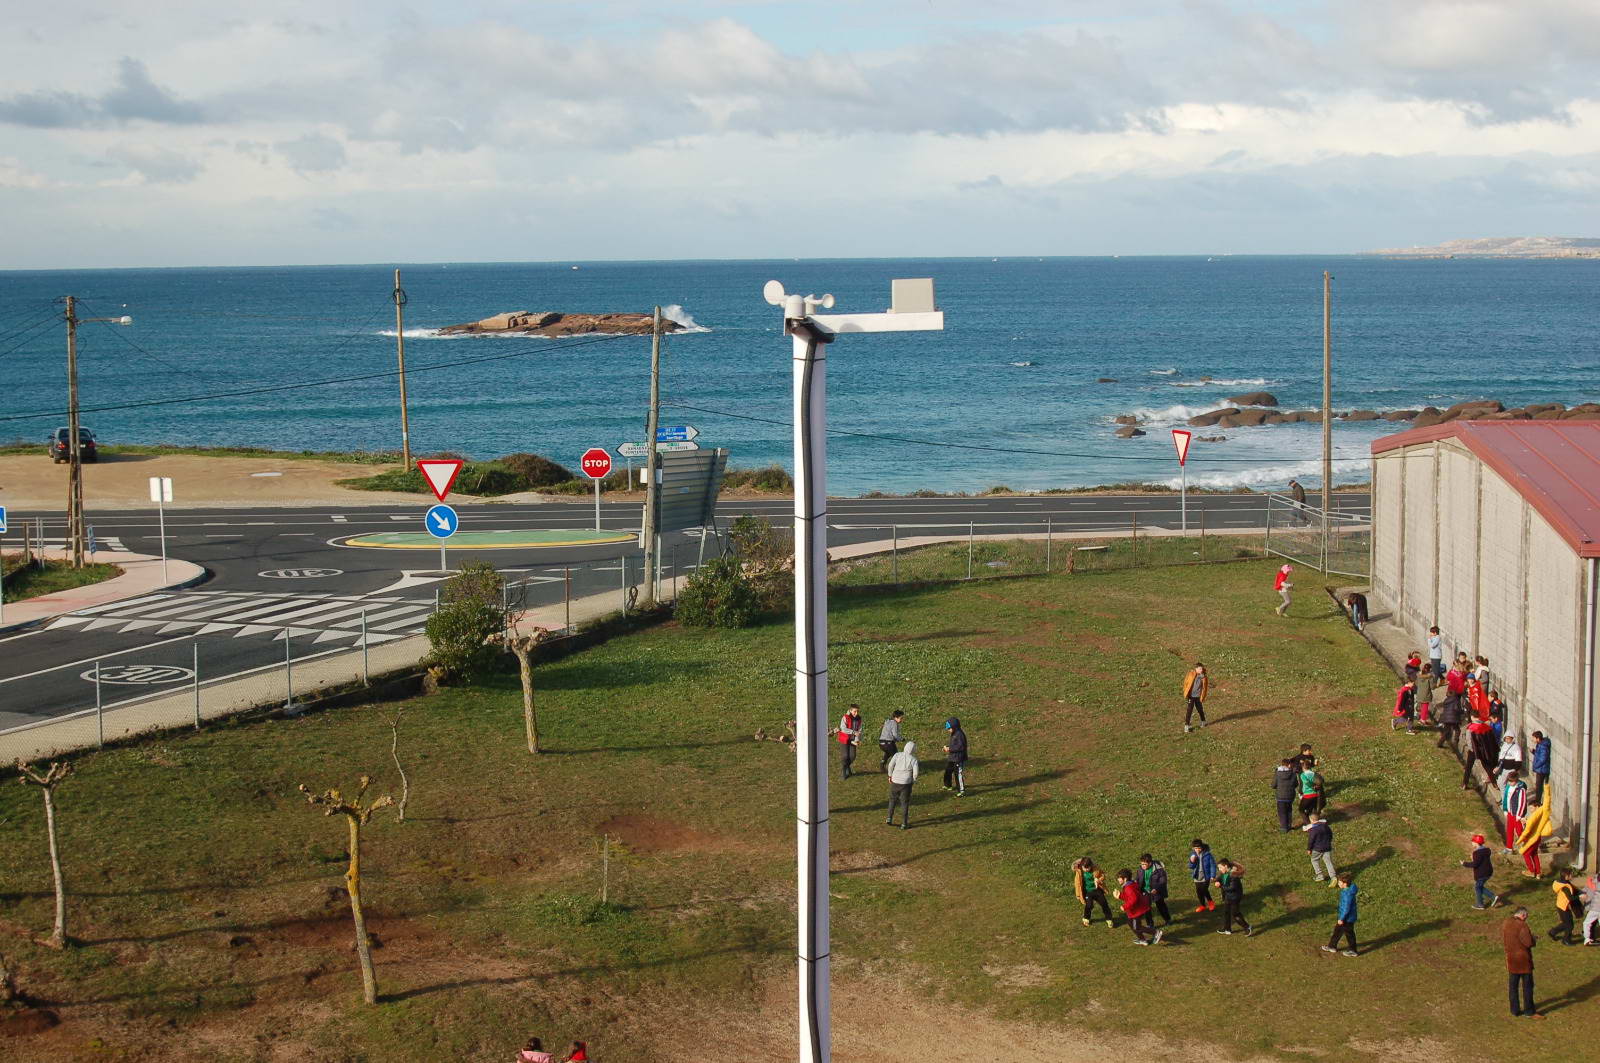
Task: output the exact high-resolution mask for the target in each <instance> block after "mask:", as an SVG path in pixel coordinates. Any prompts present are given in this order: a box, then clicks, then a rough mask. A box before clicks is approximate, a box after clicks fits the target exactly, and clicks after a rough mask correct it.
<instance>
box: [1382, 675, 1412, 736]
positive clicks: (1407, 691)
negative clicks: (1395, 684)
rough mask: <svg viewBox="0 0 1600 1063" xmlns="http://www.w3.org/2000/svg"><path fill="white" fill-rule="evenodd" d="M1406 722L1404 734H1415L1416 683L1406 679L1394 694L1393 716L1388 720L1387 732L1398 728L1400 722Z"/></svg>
mask: <svg viewBox="0 0 1600 1063" xmlns="http://www.w3.org/2000/svg"><path fill="white" fill-rule="evenodd" d="M1401 720H1404V721H1405V722H1406V734H1408V735H1414V734H1416V733H1417V681H1416V680H1415V679H1407V680H1406V681H1405V682H1404V683H1401V684H1400V689H1399V690H1397V691H1395V692H1394V716H1393V717H1392V718H1391V719H1390V720H1389V730H1391V731H1392V730H1394V729H1395V728H1396V727H1399V726H1400V721H1401Z"/></svg>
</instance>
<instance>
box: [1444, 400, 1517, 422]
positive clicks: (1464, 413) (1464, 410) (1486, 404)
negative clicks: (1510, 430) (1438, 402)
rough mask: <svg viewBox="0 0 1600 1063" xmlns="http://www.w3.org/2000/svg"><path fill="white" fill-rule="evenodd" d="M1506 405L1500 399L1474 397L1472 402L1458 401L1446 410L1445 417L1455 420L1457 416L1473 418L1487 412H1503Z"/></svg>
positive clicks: (1445, 418) (1466, 418)
mask: <svg viewBox="0 0 1600 1063" xmlns="http://www.w3.org/2000/svg"><path fill="white" fill-rule="evenodd" d="M1504 410H1505V406H1504V405H1503V404H1502V403H1501V402H1500V400H1498V399H1474V400H1472V401H1470V402H1458V403H1456V404H1455V405H1454V406H1451V407H1450V408H1449V409H1447V410H1445V411H1444V417H1443V419H1444V420H1446V421H1454V420H1456V419H1457V418H1460V419H1463V420H1468V421H1470V420H1472V419H1473V418H1476V417H1482V416H1483V415H1484V414H1486V413H1501V412H1503V411H1504Z"/></svg>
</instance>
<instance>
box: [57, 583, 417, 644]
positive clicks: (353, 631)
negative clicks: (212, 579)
mask: <svg viewBox="0 0 1600 1063" xmlns="http://www.w3.org/2000/svg"><path fill="white" fill-rule="evenodd" d="M432 609H433V602H432V600H431V599H430V600H426V601H423V600H418V599H415V598H400V597H394V596H387V595H375V596H372V597H366V598H362V597H352V596H347V595H338V594H260V593H249V592H232V593H230V592H227V591H186V592H182V593H176V594H174V593H160V594H149V595H145V596H144V597H142V598H132V599H129V600H128V601H124V602H113V603H112V604H110V605H102V606H95V607H93V608H90V609H82V610H79V611H78V612H75V613H72V614H70V615H68V616H64V617H61V618H60V619H58V620H56V621H55V623H54V624H52V625H51V626H52V627H54V628H76V629H78V630H81V631H109V632H130V631H144V632H149V633H150V634H156V635H166V634H192V635H215V636H218V637H231V638H251V637H255V638H267V639H271V640H275V641H276V640H281V639H283V638H285V637H287V638H291V639H299V638H303V637H308V636H310V637H314V638H313V642H314V643H315V644H317V645H321V644H323V643H333V644H339V645H351V646H356V645H360V643H361V630H362V625H363V623H365V625H366V631H367V641H368V644H370V645H377V644H379V643H382V642H390V641H392V640H394V639H398V638H404V637H406V636H407V635H413V634H416V633H417V632H419V631H421V630H422V626H423V624H424V623H426V622H427V619H428V614H429V613H430V612H431V611H432Z"/></svg>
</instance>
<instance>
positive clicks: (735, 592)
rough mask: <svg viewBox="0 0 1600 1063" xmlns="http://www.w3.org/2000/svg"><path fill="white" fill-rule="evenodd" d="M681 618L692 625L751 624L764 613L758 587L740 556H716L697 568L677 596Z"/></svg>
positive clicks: (724, 626) (734, 625) (735, 626)
mask: <svg viewBox="0 0 1600 1063" xmlns="http://www.w3.org/2000/svg"><path fill="white" fill-rule="evenodd" d="M677 614H678V619H679V620H681V621H683V623H685V624H688V625H690V626H691V627H721V628H737V627H749V626H750V625H751V624H753V623H755V621H756V618H757V617H758V616H760V615H761V601H760V598H759V597H758V596H757V594H756V588H755V587H754V586H753V585H752V584H751V582H750V579H749V578H748V577H747V576H746V575H745V571H744V562H742V561H741V560H740V559H739V558H737V557H733V556H729V557H714V558H712V559H711V560H710V561H707V562H706V563H705V564H704V565H702V566H701V567H700V568H698V569H696V570H695V571H694V574H693V575H691V576H690V577H689V581H688V583H686V584H684V587H683V591H682V593H680V594H679V595H678V604H677Z"/></svg>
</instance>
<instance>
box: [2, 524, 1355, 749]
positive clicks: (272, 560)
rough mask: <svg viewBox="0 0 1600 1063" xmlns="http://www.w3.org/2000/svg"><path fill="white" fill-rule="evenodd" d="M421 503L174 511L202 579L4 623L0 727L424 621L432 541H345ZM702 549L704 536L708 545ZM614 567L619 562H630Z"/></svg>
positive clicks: (919, 528) (137, 541)
mask: <svg viewBox="0 0 1600 1063" xmlns="http://www.w3.org/2000/svg"><path fill="white" fill-rule="evenodd" d="M1266 504H1267V503H1266V499H1265V497H1264V496H1261V495H1195V496H1192V497H1191V498H1190V499H1189V519H1190V522H1191V527H1193V526H1194V525H1195V524H1197V523H1198V521H1199V520H1200V519H1201V513H1202V511H1203V513H1204V520H1205V523H1206V528H1207V530H1208V531H1211V532H1228V531H1237V530H1243V529H1248V528H1259V527H1261V526H1262V525H1263V524H1264V523H1265V519H1266ZM1336 505H1337V508H1340V509H1344V510H1347V511H1350V512H1354V513H1361V514H1365V513H1366V512H1367V511H1368V510H1367V507H1368V499H1367V496H1366V495H1365V494H1354V493H1350V494H1341V495H1339V496H1338V498H1337V500H1336ZM426 509H427V503H426V502H425V501H423V500H420V499H419V500H418V502H417V504H416V506H415V507H396V506H393V505H386V506H376V507H367V508H360V509H356V508H346V509H341V510H334V509H329V508H327V507H319V508H315V509H270V510H254V511H251V510H169V511H168V512H167V514H166V531H167V535H166V543H167V552H168V556H171V557H178V558H183V559H185V560H188V561H193V562H195V563H196V564H199V565H203V566H205V568H206V569H207V570H208V572H210V574H211V577H210V578H209V579H208V580H206V581H205V582H204V583H202V584H200V585H198V586H196V587H193V588H189V589H186V590H180V591H171V592H162V593H159V594H153V595H148V596H145V597H143V598H139V599H135V600H133V601H128V602H121V603H117V604H115V605H111V606H104V607H100V608H98V609H96V610H93V611H89V612H85V613H81V614H75V615H73V616H71V617H67V618H63V619H61V620H58V621H56V622H54V623H53V624H51V625H50V626H49V627H46V628H43V629H40V630H36V631H31V632H25V633H22V634H14V635H11V636H8V637H0V730H4V729H6V728H9V727H14V726H18V725H21V724H26V723H29V722H33V721H36V720H40V719H44V718H47V717H53V716H59V715H63V714H66V713H71V712H74V711H79V710H82V709H88V708H92V707H93V706H94V704H95V682H94V677H95V667H96V662H99V669H100V672H99V674H100V687H101V697H102V699H103V703H104V705H105V706H107V707H113V706H115V705H118V704H121V703H125V702H128V701H132V700H137V699H139V698H142V697H148V696H152V695H155V694H159V693H162V692H164V691H167V690H171V689H173V688H174V687H175V686H179V685H183V684H186V683H188V682H190V681H191V680H192V677H193V671H192V669H193V668H194V663H195V660H196V653H197V652H198V655H199V657H198V659H199V662H200V673H201V677H202V680H203V681H206V682H211V681H218V680H221V679H225V678H230V677H232V676H236V675H239V674H241V673H246V672H252V671H266V670H269V669H273V668H276V667H277V666H279V665H280V664H281V663H282V661H283V659H284V656H285V644H286V643H287V646H288V650H289V652H290V653H291V654H292V655H293V657H294V659H295V660H296V661H302V660H304V659H306V658H308V657H311V656H313V655H323V654H328V653H338V652H341V651H344V650H347V649H349V648H350V647H352V646H356V645H359V644H360V639H361V633H362V628H363V624H364V625H365V627H366V631H367V637H368V639H369V641H370V642H371V643H372V644H374V645H375V644H377V643H379V642H383V641H387V640H389V639H393V638H400V637H404V636H406V635H409V634H414V633H415V632H418V631H420V630H421V629H422V625H423V623H424V622H425V621H426V619H427V615H428V612H429V610H430V609H431V607H432V605H433V601H434V595H435V593H436V590H437V588H438V586H439V584H440V582H441V581H443V580H444V579H446V578H448V576H447V573H446V572H444V571H441V570H440V568H439V561H438V555H437V554H436V553H434V552H433V551H428V550H392V549H377V548H370V547H351V546H346V545H344V542H343V540H345V539H347V538H350V537H354V536H357V535H359V534H361V533H368V534H370V533H372V532H376V531H386V532H387V531H417V532H420V531H422V530H423V527H422V515H423V512H424V511H425V510H426ZM458 509H459V512H460V514H461V527H462V529H463V530H467V531H471V530H501V529H529V528H540V529H583V528H593V526H594V507H593V505H592V503H590V502H587V501H583V502H576V501H575V502H570V503H569V502H557V503H543V504H535V505H493V504H483V505H477V504H474V505H463V506H460V507H458ZM717 512H718V517H719V520H723V521H726V520H729V519H732V518H733V517H735V516H738V515H740V514H744V513H755V514H759V515H761V516H765V517H767V518H768V519H770V520H772V521H773V522H774V523H777V524H780V525H782V524H785V523H787V519H788V517H789V516H790V514H791V513H792V512H793V511H792V504H791V503H790V501H789V500H788V499H773V500H759V501H736V502H725V503H723V504H722V505H720V506H718V509H717ZM1134 514H1137V515H1138V518H1139V526H1140V527H1141V528H1150V527H1163V528H1176V527H1178V526H1179V521H1180V511H1179V500H1178V498H1177V497H1176V496H1170V495H1091V496H1084V495H1059V496H1032V497H997V498H942V497H941V498H884V499H864V498H863V499H834V500H832V501H830V503H829V524H830V532H829V543H830V545H843V544H847V543H856V542H869V541H873V540H878V539H886V538H888V537H889V530H888V529H889V527H890V526H895V525H897V526H898V527H899V529H900V530H899V535H900V537H901V538H902V539H904V538H908V537H911V536H918V535H941V534H942V535H953V534H958V533H964V532H965V531H966V530H967V528H968V527H969V525H970V526H972V527H973V529H974V530H975V531H976V532H977V533H978V534H980V535H984V534H989V535H993V534H1004V533H1029V532H1042V531H1043V530H1044V527H1045V525H1046V522H1047V521H1048V522H1049V524H1050V526H1051V527H1052V528H1054V529H1055V530H1056V531H1061V532H1068V531H1078V532H1081V531H1101V532H1110V531H1120V530H1124V529H1126V528H1128V527H1129V525H1130V523H1131V517H1132V515H1134ZM34 516H38V517H41V518H42V519H43V520H44V533H45V536H46V542H47V544H48V542H49V541H50V539H51V537H52V536H53V537H54V538H55V539H56V540H57V541H60V540H61V539H62V537H63V536H64V531H63V523H62V517H61V515H60V514H26V513H16V512H13V513H12V514H11V520H12V521H13V522H20V521H22V520H29V519H31V518H32V517H34ZM89 523H90V525H91V526H92V527H93V529H94V533H95V537H96V539H97V541H99V542H101V543H105V544H107V546H120V547H122V548H125V549H128V550H133V551H136V552H139V553H146V554H158V553H159V552H160V538H159V534H158V525H157V518H156V514H155V512H154V511H153V510H152V511H118V512H114V513H109V512H108V513H91V514H90V516H89ZM639 523H640V506H639V504H638V503H607V504H603V505H602V507H601V524H602V526H603V527H605V528H612V529H624V530H628V529H637V528H638V527H639ZM699 546H700V543H699V539H698V536H697V534H696V533H689V534H675V535H671V536H668V537H666V538H665V540H664V543H663V549H662V555H663V565H664V567H665V571H664V573H663V575H664V576H671V575H673V574H675V573H677V572H680V571H682V572H687V571H689V570H691V569H692V568H693V567H694V564H695V561H696V556H697V552H698V550H699ZM713 549H714V546H712V545H710V544H708V545H707V551H708V552H710V551H711V550H713ZM480 559H481V560H487V561H489V562H491V563H492V564H494V565H495V566H496V567H497V568H499V569H501V570H502V571H503V572H505V573H506V576H507V580H508V582H509V583H511V584H512V585H513V586H512V590H511V593H512V595H513V596H514V600H515V601H516V602H518V603H520V604H524V605H543V604H549V603H552V602H560V601H561V600H562V598H563V595H564V594H565V593H567V586H568V582H569V581H570V593H571V595H572V596H573V597H574V598H577V597H583V596H586V595H590V594H597V593H601V592H611V591H615V592H616V593H617V596H618V600H619V603H620V599H621V594H622V587H623V586H624V584H625V583H626V582H628V581H630V580H633V581H636V580H637V579H638V573H639V571H640V568H641V567H642V557H641V552H640V551H639V549H638V548H637V547H636V546H633V545H632V544H628V545H625V546H618V545H606V546H584V547H543V548H538V549H511V550H489V551H474V550H470V549H463V550H451V551H450V552H449V564H450V567H451V568H456V567H458V566H459V565H460V564H462V563H464V562H466V561H469V560H480ZM624 565H626V566H627V569H626V573H625V572H624Z"/></svg>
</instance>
